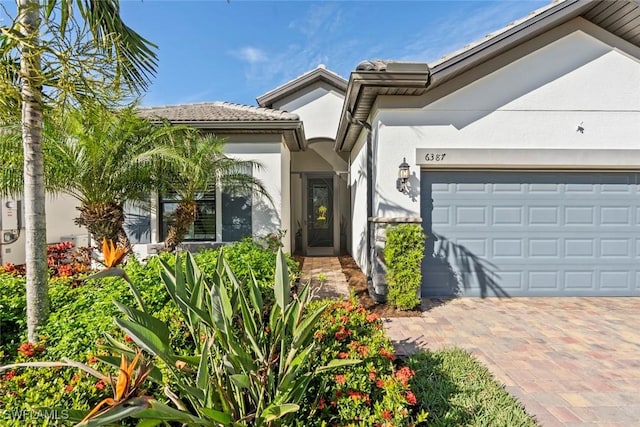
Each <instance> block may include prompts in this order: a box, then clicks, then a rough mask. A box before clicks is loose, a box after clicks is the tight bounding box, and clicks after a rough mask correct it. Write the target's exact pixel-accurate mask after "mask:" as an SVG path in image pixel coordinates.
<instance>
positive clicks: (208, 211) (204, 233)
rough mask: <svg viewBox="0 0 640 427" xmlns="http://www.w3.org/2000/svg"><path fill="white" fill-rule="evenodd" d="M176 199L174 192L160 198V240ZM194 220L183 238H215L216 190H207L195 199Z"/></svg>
mask: <svg viewBox="0 0 640 427" xmlns="http://www.w3.org/2000/svg"><path fill="white" fill-rule="evenodd" d="M178 201H179V200H178V199H177V197H176V195H175V194H169V195H166V196H164V197H161V198H160V221H161V230H162V240H164V239H165V238H166V236H167V232H168V231H169V226H170V225H171V222H172V219H173V213H174V212H175V210H176V209H177V207H178ZM196 204H197V209H196V220H195V221H194V223H193V224H192V225H191V228H190V229H189V232H188V233H187V235H186V236H185V240H187V241H188V240H213V241H215V240H217V238H216V237H217V236H216V192H215V190H214V189H212V190H211V191H208V192H206V193H204V194H202V195H200V197H199V198H198V200H197V201H196Z"/></svg>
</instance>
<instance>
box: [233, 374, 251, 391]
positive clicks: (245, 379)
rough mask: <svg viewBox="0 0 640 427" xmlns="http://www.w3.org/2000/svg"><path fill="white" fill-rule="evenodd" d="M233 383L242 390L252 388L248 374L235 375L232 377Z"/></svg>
mask: <svg viewBox="0 0 640 427" xmlns="http://www.w3.org/2000/svg"><path fill="white" fill-rule="evenodd" d="M230 378H231V381H232V382H233V383H234V384H235V385H236V386H237V387H240V388H250V387H251V381H249V376H248V375H246V374H234V375H231V376H230Z"/></svg>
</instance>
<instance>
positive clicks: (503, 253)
mask: <svg viewBox="0 0 640 427" xmlns="http://www.w3.org/2000/svg"><path fill="white" fill-rule="evenodd" d="M492 243H493V244H492V248H493V250H492V253H493V258H495V259H501V258H517V259H521V258H522V255H523V250H522V246H523V245H522V240H521V239H493V242H492Z"/></svg>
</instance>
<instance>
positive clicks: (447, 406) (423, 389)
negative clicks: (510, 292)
mask: <svg viewBox="0 0 640 427" xmlns="http://www.w3.org/2000/svg"><path fill="white" fill-rule="evenodd" d="M407 363H408V365H409V366H410V367H411V368H412V369H413V370H414V371H415V373H416V375H415V377H414V378H413V379H412V381H411V386H412V387H411V388H412V390H413V391H414V393H415V395H416V397H417V398H418V401H419V402H421V403H422V405H423V409H425V410H426V411H428V412H429V418H428V425H429V426H519V427H525V426H536V425H537V424H536V422H535V420H534V419H533V418H532V417H531V416H530V415H528V414H527V413H526V412H525V411H524V409H523V408H522V406H521V405H520V403H518V401H516V400H515V399H514V398H513V397H512V396H511V395H510V394H509V393H508V392H507V391H506V390H505V389H504V387H503V386H502V385H501V384H499V383H498V382H496V380H495V379H494V378H493V377H492V376H491V374H490V373H489V371H488V370H487V369H486V368H485V367H484V366H482V365H481V364H480V362H478V361H477V360H476V359H475V358H474V357H473V356H471V355H470V354H468V353H467V352H466V351H464V350H462V349H457V348H454V349H450V350H443V351H438V352H430V351H423V352H419V353H416V354H414V355H412V356H409V358H408V359H407Z"/></svg>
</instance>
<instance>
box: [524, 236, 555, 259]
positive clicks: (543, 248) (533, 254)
mask: <svg viewBox="0 0 640 427" xmlns="http://www.w3.org/2000/svg"><path fill="white" fill-rule="evenodd" d="M559 256H560V242H559V241H558V239H537V238H533V239H529V258H552V259H553V258H557V257H559Z"/></svg>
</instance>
